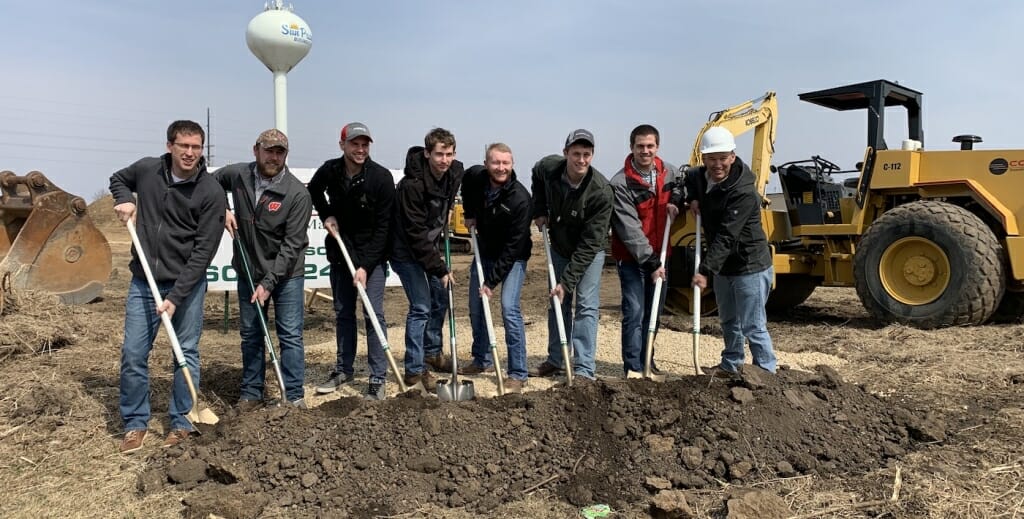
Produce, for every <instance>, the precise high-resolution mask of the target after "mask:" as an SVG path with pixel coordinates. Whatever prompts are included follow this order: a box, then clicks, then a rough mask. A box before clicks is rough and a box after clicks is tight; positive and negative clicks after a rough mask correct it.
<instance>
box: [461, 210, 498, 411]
mask: <svg viewBox="0 0 1024 519" xmlns="http://www.w3.org/2000/svg"><path fill="white" fill-rule="evenodd" d="M469 237H470V239H472V240H473V263H476V277H477V279H478V280H480V283H479V284H480V285H481V286H483V284H484V267H483V265H482V264H481V263H480V248H479V247H478V246H477V240H476V227H475V226H474V227H470V228H469ZM481 299H482V301H481V303H483V305H484V322H486V323H487V340H488V341H490V343H491V357H493V358H494V374H495V376H497V378H498V395H504V394H505V380H504V376H502V374H501V359H499V358H498V341H497V340H496V339H495V338H494V319H493V318H492V317H491V298H489V297H487V296H481Z"/></svg>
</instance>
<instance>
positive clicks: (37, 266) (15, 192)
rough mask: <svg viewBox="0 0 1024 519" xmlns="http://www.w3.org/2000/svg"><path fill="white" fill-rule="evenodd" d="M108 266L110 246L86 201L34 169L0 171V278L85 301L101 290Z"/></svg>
mask: <svg viewBox="0 0 1024 519" xmlns="http://www.w3.org/2000/svg"><path fill="white" fill-rule="evenodd" d="M110 266H111V257H110V244H109V243H107V239H106V238H105V237H104V236H103V234H102V233H100V231H99V230H98V229H96V226H95V225H93V223H92V220H91V219H89V216H88V215H87V214H86V204H85V200H83V199H82V198H81V197H78V196H74V195H71V194H69V193H67V192H65V191H64V190H63V189H61V188H59V187H57V186H55V185H54V184H53V182H50V180H49V179H47V178H46V176H45V175H43V174H42V173H40V172H38V171H33V172H31V173H29V174H28V175H25V176H23V177H22V176H18V175H15V174H14V173H13V172H10V171H4V172H0V278H8V279H9V280H10V288H12V289H31V290H39V291H43V292H49V293H52V294H54V295H56V296H58V297H59V298H60V299H61V301H62V302H63V303H65V304H84V303H88V302H90V301H93V300H94V299H96V298H98V297H99V296H100V295H101V294H102V293H103V284H104V283H105V282H106V280H107V278H108V277H109V276H110Z"/></svg>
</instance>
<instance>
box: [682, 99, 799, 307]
mask: <svg viewBox="0 0 1024 519" xmlns="http://www.w3.org/2000/svg"><path fill="white" fill-rule="evenodd" d="M778 109H779V105H778V101H777V100H776V98H775V92H771V91H769V92H765V93H764V95H761V96H759V97H755V98H754V99H751V100H749V101H746V102H743V103H740V104H738V105H736V106H731V107H729V108H725V109H723V110H719V111H717V112H712V113H711V115H710V116H709V117H708V122H707V123H705V124H704V127H703V128H701V129H700V131H699V132H697V139H696V140H695V141H694V144H693V151H691V152H690V159H689V161H688V162H687V166H685V167H684V168H683V169H684V170H685V169H687V167H698V166H700V165H701V156H700V141H701V138H702V137H703V136H704V132H706V131H708V130H709V129H711V128H713V127H715V126H721V127H723V128H726V129H728V130H729V131H730V132H732V134H733V136H735V137H739V136H740V135H743V134H746V133H747V132H749V131H751V130H753V131H754V149H753V152H752V153H751V155H750V169H751V170H752V171H753V172H754V176H755V177H756V181H755V186H757V189H758V190H759V191H760V192H761V193H762V194H764V192H765V188H766V187H767V185H768V179H769V177H770V175H771V161H772V155H773V154H774V153H775V128H776V124H777V123H778ZM744 159H746V157H744ZM768 204H769V199H768V198H765V202H764V207H768ZM766 212H768V211H766ZM762 216H764V214H763V213H762ZM695 223H696V222H695V220H694V218H692V217H691V216H690V214H689V213H688V212H686V211H682V212H680V213H679V216H678V217H677V218H676V219H675V221H674V222H673V223H672V231H671V235H670V238H669V241H670V243H671V246H672V247H673V248H674V250H673V251H672V261H671V262H670V263H669V266H668V268H669V271H670V275H669V277H668V279H669V286H668V296H667V297H666V300H665V305H666V307H667V308H668V310H669V311H671V312H675V313H686V314H689V313H691V312H692V311H693V291H692V289H691V288H690V278H691V277H693V276H692V273H693V258H694V251H693V247H694V243H693V241H694V238H695V237H696V233H695V231H696V227H695ZM766 230H767V227H766ZM769 240H771V236H769ZM688 273H689V274H688ZM717 308H718V305H717V303H716V302H715V295H714V292H713V287H711V286H709V287H708V288H707V289H705V290H704V292H703V294H702V297H701V313H703V314H711V313H714V312H715V310H717Z"/></svg>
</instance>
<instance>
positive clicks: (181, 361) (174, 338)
mask: <svg viewBox="0 0 1024 519" xmlns="http://www.w3.org/2000/svg"><path fill="white" fill-rule="evenodd" d="M127 226H128V234H130V235H131V236H132V244H133V245H135V252H137V253H138V254H139V263H141V264H142V270H143V271H144V272H145V273H146V281H148V282H149V290H150V292H152V293H153V301H154V302H156V306H160V305H162V304H163V303H164V301H163V298H161V297H160V289H158V288H157V286H156V280H154V279H153V272H152V271H150V269H149V261H148V260H147V259H146V253H145V252H144V251H143V250H142V244H141V243H140V241H139V235H138V234H137V233H136V232H135V221H134V220H132V219H128V222H127ZM160 320H161V321H163V323H164V328H165V329H166V330H167V335H168V336H169V337H170V339H171V350H173V351H174V360H175V361H176V362H177V363H178V369H180V370H181V374H182V375H183V376H184V377H185V384H186V385H188V392H189V394H190V395H191V396H192V408H191V409H189V410H188V413H186V414H185V418H186V419H188V421H189V422H191V423H192V424H197V423H201V424H209V425H214V424H216V423H217V422H219V421H220V418H218V417H217V415H216V414H214V413H213V411H211V410H210V409H209V408H204V409H199V410H198V411H197V410H196V403H197V402H198V401H199V398H198V397H197V396H196V386H195V384H193V383H192V372H190V371H189V369H188V364H187V363H186V362H185V354H184V353H182V352H181V344H180V343H178V334H176V333H174V325H173V324H171V318H170V316H168V315H167V312H164V313H162V314H160Z"/></svg>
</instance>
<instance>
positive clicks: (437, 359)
mask: <svg viewBox="0 0 1024 519" xmlns="http://www.w3.org/2000/svg"><path fill="white" fill-rule="evenodd" d="M423 362H425V363H426V364H427V365H428V366H430V367H431V368H432V369H433V370H434V371H441V372H447V373H451V372H452V359H451V357H448V356H446V355H445V354H444V353H438V354H437V355H424V356H423Z"/></svg>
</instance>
